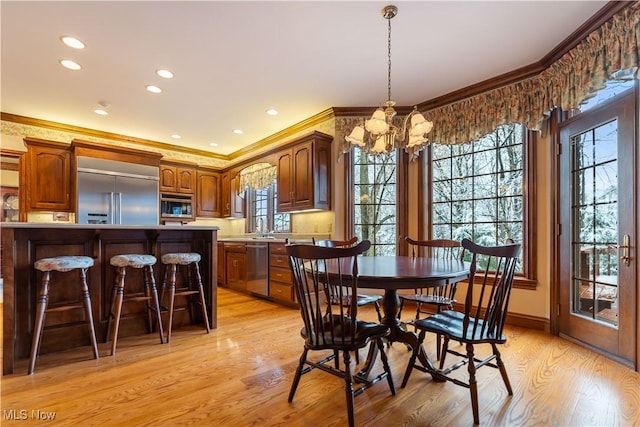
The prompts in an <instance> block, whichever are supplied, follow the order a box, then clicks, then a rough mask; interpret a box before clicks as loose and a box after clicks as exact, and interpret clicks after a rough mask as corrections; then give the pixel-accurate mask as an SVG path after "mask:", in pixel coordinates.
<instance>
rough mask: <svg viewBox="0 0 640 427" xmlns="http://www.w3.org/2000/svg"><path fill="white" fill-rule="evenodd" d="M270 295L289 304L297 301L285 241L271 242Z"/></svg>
mask: <svg viewBox="0 0 640 427" xmlns="http://www.w3.org/2000/svg"><path fill="white" fill-rule="evenodd" d="M269 297H270V298H272V299H274V300H276V301H278V302H283V303H285V304H287V305H293V304H295V301H296V299H295V295H294V290H293V277H292V276H291V267H289V256H288V255H287V250H286V249H285V245H284V243H269Z"/></svg>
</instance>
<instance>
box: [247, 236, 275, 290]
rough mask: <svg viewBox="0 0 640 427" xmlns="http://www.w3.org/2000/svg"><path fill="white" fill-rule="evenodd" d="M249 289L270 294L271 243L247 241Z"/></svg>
mask: <svg viewBox="0 0 640 427" xmlns="http://www.w3.org/2000/svg"><path fill="white" fill-rule="evenodd" d="M246 248H247V291H249V292H251V293H252V294H255V295H258V296H262V297H268V296H269V244H268V243H261V242H260V243H258V242H256V243H247V245H246Z"/></svg>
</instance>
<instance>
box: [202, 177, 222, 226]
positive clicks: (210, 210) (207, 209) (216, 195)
mask: <svg viewBox="0 0 640 427" xmlns="http://www.w3.org/2000/svg"><path fill="white" fill-rule="evenodd" d="M196 177H197V179H196V188H197V196H196V216H198V217H203V218H218V217H220V216H222V209H221V206H220V174H219V173H218V172H215V171H212V170H207V169H204V168H202V169H198V171H197V175H196Z"/></svg>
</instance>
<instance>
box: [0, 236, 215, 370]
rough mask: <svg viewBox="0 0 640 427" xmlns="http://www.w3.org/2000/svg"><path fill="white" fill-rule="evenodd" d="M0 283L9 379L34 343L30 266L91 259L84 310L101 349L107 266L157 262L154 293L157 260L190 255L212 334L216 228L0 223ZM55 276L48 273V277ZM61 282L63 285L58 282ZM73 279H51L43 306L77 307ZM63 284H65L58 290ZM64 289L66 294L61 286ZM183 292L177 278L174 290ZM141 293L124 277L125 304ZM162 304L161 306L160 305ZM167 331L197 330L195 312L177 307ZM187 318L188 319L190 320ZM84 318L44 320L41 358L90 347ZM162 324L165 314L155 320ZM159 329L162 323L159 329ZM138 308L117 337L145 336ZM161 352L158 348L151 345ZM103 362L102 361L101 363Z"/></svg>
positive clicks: (133, 278) (135, 278)
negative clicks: (137, 257) (144, 259)
mask: <svg viewBox="0 0 640 427" xmlns="http://www.w3.org/2000/svg"><path fill="white" fill-rule="evenodd" d="M0 227H1V228H0V231H1V233H2V247H1V249H2V278H3V339H2V340H3V344H2V345H3V351H2V358H3V360H2V371H3V375H7V374H11V373H13V371H14V365H15V362H16V361H17V360H19V359H26V358H28V357H29V352H30V349H31V340H32V335H33V328H34V321H35V314H36V304H37V299H38V291H39V288H40V284H41V281H42V273H41V272H40V271H37V270H36V269H34V267H33V265H34V262H35V261H37V260H39V259H42V258H49V257H55V256H62V255H82V256H88V257H91V258H92V259H93V261H94V265H93V267H90V268H89V269H88V271H87V281H88V285H89V294H90V297H91V307H92V310H93V318H94V324H95V329H96V334H97V339H98V342H104V341H105V336H106V333H107V324H108V319H109V311H110V304H111V295H112V289H113V286H114V283H115V280H116V271H115V268H114V267H113V266H111V264H110V262H109V261H110V259H111V257H112V256H114V255H119V254H148V255H153V256H155V257H156V258H157V263H156V264H155V265H154V266H153V271H154V278H155V282H156V286H157V288H158V292H159V293H160V289H161V286H162V282H163V278H164V272H165V268H164V265H162V263H161V261H160V259H161V257H162V255H164V254H167V253H173V252H196V253H198V254H200V255H201V256H202V259H201V261H200V271H201V275H202V282H203V284H204V293H205V301H206V310H207V314H208V317H209V324H210V325H209V326H210V327H211V328H216V326H217V310H216V290H217V289H216V286H217V283H216V278H217V271H216V269H217V262H216V260H217V231H218V227H211V226H191V225H183V226H180V225H142V226H134V225H102V224H68V223H63V224H55V223H52V224H49V223H46V224H45V223H2V224H1V225H0ZM54 274H55V273H54ZM61 280H62V281H63V282H62V283H61V282H60V281H61ZM79 280H80V277H79V275H77V274H65V275H64V277H58V279H57V281H56V283H57V284H56V285H55V286H53V287H52V291H51V297H50V300H49V304H50V305H51V306H55V305H56V304H68V303H73V302H74V301H81V297H82V295H81V292H79V291H78V289H80V287H79V286H75V284H76V283H75V281H78V282H79ZM64 281H71V283H69V282H64ZM67 283H68V286H67ZM181 285H182V281H181V279H180V278H178V283H177V285H176V286H177V287H180V286H181ZM143 292H144V280H143V275H142V272H141V271H139V270H138V271H137V270H134V271H131V272H130V273H128V274H127V276H126V287H125V298H127V296H135V295H140V294H142V293H143ZM161 304H162V302H161ZM176 305H177V310H176V314H175V315H174V320H173V324H174V329H175V328H177V327H179V326H180V325H181V324H187V323H189V322H196V323H197V322H199V323H202V321H203V319H202V315H201V314H199V313H198V312H199V310H189V307H188V304H187V302H186V299H184V300H182V301H176ZM191 311H193V312H192V313H191ZM84 316H85V314H84V311H83V310H82V309H77V310H69V311H61V312H52V313H49V314H47V317H46V323H45V331H44V334H43V337H42V343H41V345H40V354H42V353H47V352H52V351H60V350H65V349H68V348H73V347H79V346H85V345H86V346H89V345H90V338H89V334H88V333H87V326H86V323H85V318H84ZM162 318H163V322H166V321H167V318H168V316H167V313H166V312H165V311H163V312H162ZM165 324H166V323H165ZM148 328H149V326H148V317H147V312H146V309H145V302H144V301H134V302H130V303H128V304H126V305H125V307H124V308H123V315H122V321H121V325H120V331H119V336H120V337H121V338H122V337H126V336H133V335H139V334H146V333H149V330H148ZM158 345H160V344H158ZM101 356H102V355H101Z"/></svg>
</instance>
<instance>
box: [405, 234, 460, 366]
mask: <svg viewBox="0 0 640 427" xmlns="http://www.w3.org/2000/svg"><path fill="white" fill-rule="evenodd" d="M405 241H406V242H407V243H408V244H409V245H410V247H411V256H412V257H414V258H415V257H416V256H420V255H423V256H426V257H431V258H440V259H459V260H462V259H463V258H464V248H463V247H462V244H461V243H460V242H459V241H457V240H450V239H433V240H414V239H412V238H410V237H405ZM421 251H422V254H421V253H420V252H421ZM457 286H458V282H447V283H445V284H444V285H443V286H438V287H428V288H417V289H414V292H413V293H412V294H410V295H400V311H399V312H398V318H399V319H401V315H402V309H403V307H404V303H405V301H410V302H412V303H415V304H416V313H415V316H414V318H413V319H411V320H408V321H406V322H405V323H406V324H411V325H412V324H413V323H414V322H415V321H416V320H418V319H420V317H421V315H422V314H427V315H429V314H434V313H439V312H440V311H442V309H449V310H451V309H453V304H454V303H455V302H456V300H455V294H456V288H457ZM441 345H442V339H441V337H440V335H437V337H436V346H437V347H436V358H437V359H438V360H439V359H440V347H441Z"/></svg>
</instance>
